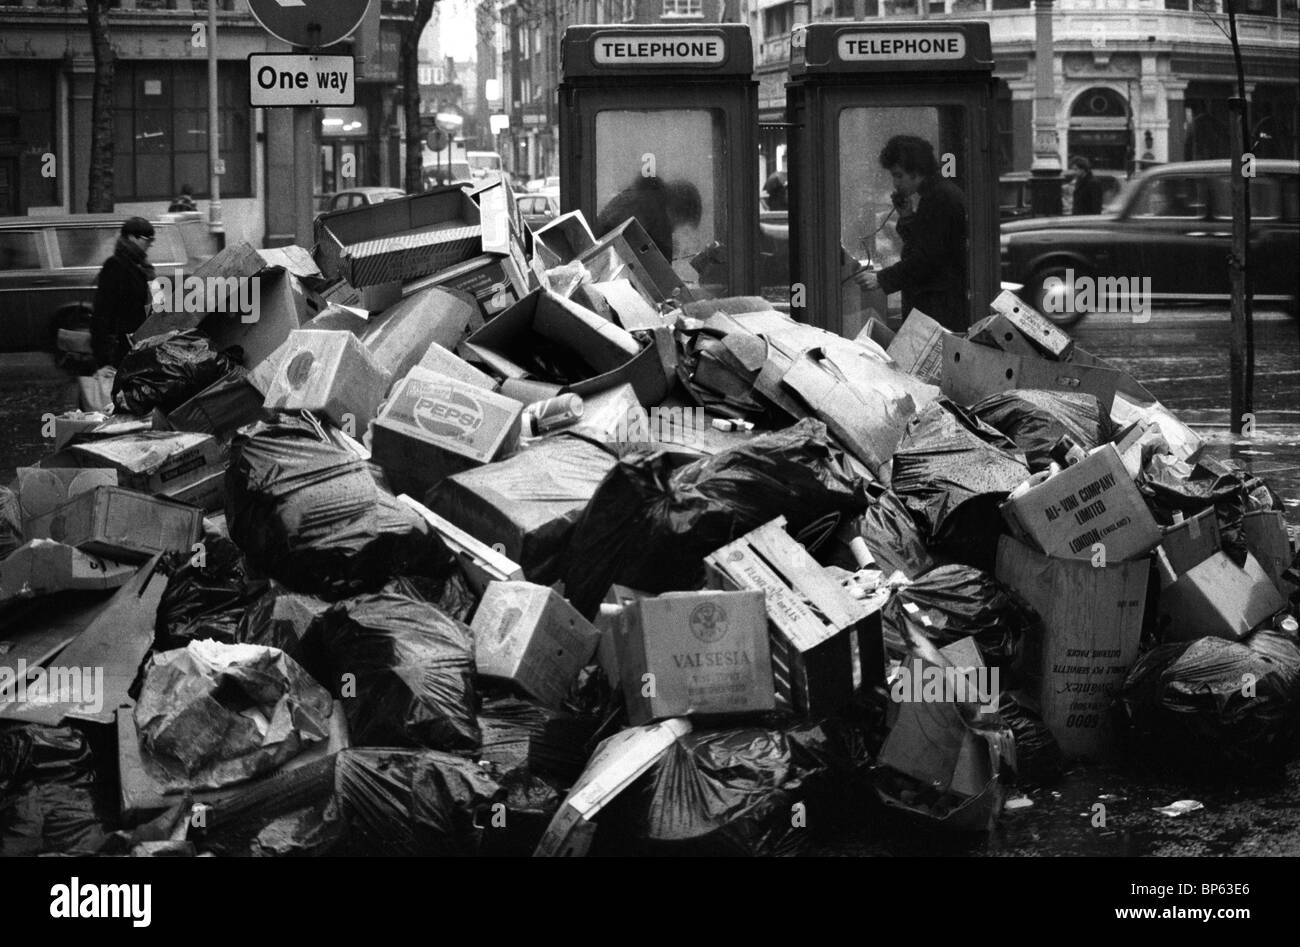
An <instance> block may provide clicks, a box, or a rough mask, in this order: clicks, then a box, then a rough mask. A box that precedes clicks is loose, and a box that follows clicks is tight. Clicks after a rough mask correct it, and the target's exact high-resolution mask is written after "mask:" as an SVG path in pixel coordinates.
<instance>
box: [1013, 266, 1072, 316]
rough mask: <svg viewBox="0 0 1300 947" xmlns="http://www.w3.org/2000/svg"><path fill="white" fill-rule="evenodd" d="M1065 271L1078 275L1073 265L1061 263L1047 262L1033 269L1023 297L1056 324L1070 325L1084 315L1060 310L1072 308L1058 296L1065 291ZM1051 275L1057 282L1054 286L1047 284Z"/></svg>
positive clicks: (1067, 277)
mask: <svg viewBox="0 0 1300 947" xmlns="http://www.w3.org/2000/svg"><path fill="white" fill-rule="evenodd" d="M1067 273H1068V274H1070V275H1072V276H1074V277H1075V278H1077V277H1078V275H1079V271H1078V270H1075V269H1074V267H1073V266H1070V267H1067V266H1065V265H1064V264H1061V263H1049V264H1047V265H1046V266H1042V267H1039V268H1038V269H1037V270H1035V271H1034V275H1033V277H1032V278H1031V279H1030V280H1029V283H1028V285H1027V286H1026V287H1025V298H1026V299H1027V300H1028V301H1029V304H1030V305H1031V306H1033V307H1034V308H1035V309H1037V310H1038V311H1039V312H1041V313H1042V314H1043V315H1044V316H1046V317H1047V318H1048V319H1050V320H1051V321H1052V322H1054V323H1055V324H1056V325H1058V326H1072V325H1074V324H1075V323H1076V322H1078V321H1079V320H1080V319H1082V318H1083V316H1084V314H1083V313H1081V312H1073V311H1068V312H1066V311H1062V310H1066V309H1070V310H1072V309H1073V308H1074V307H1072V306H1066V305H1064V304H1063V300H1062V299H1061V298H1060V297H1061V295H1062V294H1063V293H1065V292H1066V289H1065V286H1066V280H1067V279H1069V278H1070V276H1067ZM1053 277H1055V278H1056V279H1057V280H1058V281H1059V283H1058V284H1057V285H1056V287H1049V286H1048V285H1047V284H1048V283H1049V282H1050V281H1051V280H1052V278H1053ZM1054 296H1055V297H1056V299H1055V304H1054V302H1053V297H1054Z"/></svg>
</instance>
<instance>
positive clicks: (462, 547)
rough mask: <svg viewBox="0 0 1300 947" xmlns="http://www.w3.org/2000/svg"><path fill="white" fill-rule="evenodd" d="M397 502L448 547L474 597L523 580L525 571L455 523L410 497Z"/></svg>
mask: <svg viewBox="0 0 1300 947" xmlns="http://www.w3.org/2000/svg"><path fill="white" fill-rule="evenodd" d="M397 499H398V500H399V501H401V502H402V503H405V504H406V505H407V506H409V507H410V508H411V509H413V510H414V511H415V512H416V513H418V514H419V515H420V516H421V517H422V518H423V519H424V521H425V522H426V523H428V524H429V526H430V528H432V529H433V531H434V532H435V533H437V534H438V537H439V538H440V539H441V540H442V541H443V542H444V543H446V544H447V548H448V549H450V550H451V552H452V555H454V556H455V557H456V559H457V561H458V562H459V563H460V567H461V569H462V570H463V571H464V573H465V579H466V580H467V581H468V582H469V587H470V589H471V590H472V591H473V592H474V594H475V595H478V596H480V597H481V596H482V595H483V593H484V592H485V591H487V587H488V585H489V584H490V583H492V582H514V581H518V580H522V579H523V577H524V570H523V569H521V568H519V564H518V563H515V562H511V561H510V560H509V559H507V558H506V557H505V556H504V555H502V554H501V553H499V552H497V551H496V550H495V549H493V548H492V547H491V546H489V545H487V544H486V543H484V542H481V541H480V540H478V539H476V538H475V537H473V536H471V535H470V534H469V533H467V532H465V531H464V530H463V529H461V528H460V527H459V526H457V525H455V524H454V523H451V522H448V521H447V520H445V519H443V518H442V517H441V516H439V515H438V514H436V513H434V512H433V511H432V510H430V509H429V508H428V507H427V506H424V505H423V504H422V503H419V502H418V501H416V500H413V499H411V498H410V497H409V496H406V495H405V494H403V495H401V496H399V497H398V498H397Z"/></svg>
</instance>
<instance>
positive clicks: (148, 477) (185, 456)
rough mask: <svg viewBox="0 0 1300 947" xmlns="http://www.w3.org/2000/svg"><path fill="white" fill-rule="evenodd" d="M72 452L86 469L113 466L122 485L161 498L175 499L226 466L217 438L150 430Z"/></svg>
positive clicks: (208, 435)
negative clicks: (179, 492) (172, 497)
mask: <svg viewBox="0 0 1300 947" xmlns="http://www.w3.org/2000/svg"><path fill="white" fill-rule="evenodd" d="M69 450H70V451H71V452H72V453H73V455H74V456H76V457H77V459H78V460H79V461H80V462H81V465H82V466H83V467H110V468H112V469H114V470H116V471H117V473H118V482H119V483H120V484H121V485H122V486H124V487H130V488H131V489H132V490H139V491H140V492H142V493H152V494H155V495H162V496H173V495H174V494H176V493H177V492H178V491H180V490H183V489H185V488H186V487H189V486H190V485H192V484H194V483H196V482H198V481H199V480H203V479H204V478H206V477H209V476H211V475H212V474H213V473H216V472H224V471H225V467H226V463H225V456H224V452H223V451H222V448H221V444H220V443H219V442H218V441H217V439H216V438H215V437H213V436H212V435H211V434H192V433H187V432H184V431H174V432H163V431H148V432H145V433H143V434H133V435H129V436H127V437H115V438H112V439H111V440H107V441H89V442H87V443H84V444H74V445H73V446H72V447H70V448H69Z"/></svg>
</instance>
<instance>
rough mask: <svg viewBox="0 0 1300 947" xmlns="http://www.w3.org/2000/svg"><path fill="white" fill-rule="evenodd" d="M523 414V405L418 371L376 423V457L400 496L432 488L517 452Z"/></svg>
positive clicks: (398, 388) (409, 376)
mask: <svg viewBox="0 0 1300 947" xmlns="http://www.w3.org/2000/svg"><path fill="white" fill-rule="evenodd" d="M522 413H523V406H522V405H520V404H519V403H518V402H517V401H511V400H510V399H509V398H504V397H502V396H501V395H498V394H496V393H494V392H491V391H485V390H484V389H482V388H479V387H476V386H474V385H469V384H466V383H465V382H462V381H457V380H456V379H455V378H451V377H449V376H447V375H439V374H437V373H435V372H430V371H426V370H424V369H422V368H413V369H411V371H410V372H409V373H408V374H407V375H406V377H405V378H403V379H402V380H401V381H399V382H398V383H397V384H396V385H395V386H394V387H393V394H392V397H390V398H389V399H388V401H387V402H386V403H385V404H384V407H383V410H382V412H381V413H380V415H379V417H378V418H377V419H375V423H374V428H373V430H372V432H371V437H372V440H371V447H370V449H371V454H372V456H373V458H374V461H375V463H377V464H379V466H381V467H383V468H384V472H385V473H387V474H388V476H389V479H390V481H391V482H392V484H393V486H394V488H395V489H396V490H397V491H399V492H401V493H411V492H414V491H419V490H423V489H427V488H428V487H431V486H433V485H435V484H437V483H439V482H441V481H442V480H443V479H444V478H445V477H449V476H451V475H452V474H454V473H457V472H458V471H461V470H466V469H468V468H470V467H474V466H477V465H479V464H486V463H491V462H492V461H494V460H496V459H498V458H500V457H501V456H503V455H504V454H506V453H508V452H509V451H511V450H513V449H514V447H515V445H516V444H517V442H518V439H519V416H520V415H521V414H522Z"/></svg>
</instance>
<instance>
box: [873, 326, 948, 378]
mask: <svg viewBox="0 0 1300 947" xmlns="http://www.w3.org/2000/svg"><path fill="white" fill-rule="evenodd" d="M951 334H952V333H951V332H949V331H948V330H947V329H945V328H944V327H943V326H941V325H939V323H938V322H936V321H935V320H933V319H931V318H930V317H929V316H927V315H926V314H925V313H923V312H921V311H919V310H917V309H913V310H912V312H911V313H910V314H909V315H908V317H907V318H906V319H904V320H903V324H902V325H901V326H899V327H898V332H897V333H895V334H894V337H893V338H892V339H891V340H890V342H889V345H888V346H887V347H886V349H885V352H886V354H888V355H889V357H890V358H892V359H893V360H894V361H895V362H897V363H898V367H899V368H901V369H902V370H903V371H905V372H907V374H909V375H915V376H916V377H917V378H919V379H921V380H922V381H924V382H926V383H928V384H931V385H937V384H939V379H940V378H941V377H942V376H943V340H944V338H945V337H946V336H949V335H951Z"/></svg>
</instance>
